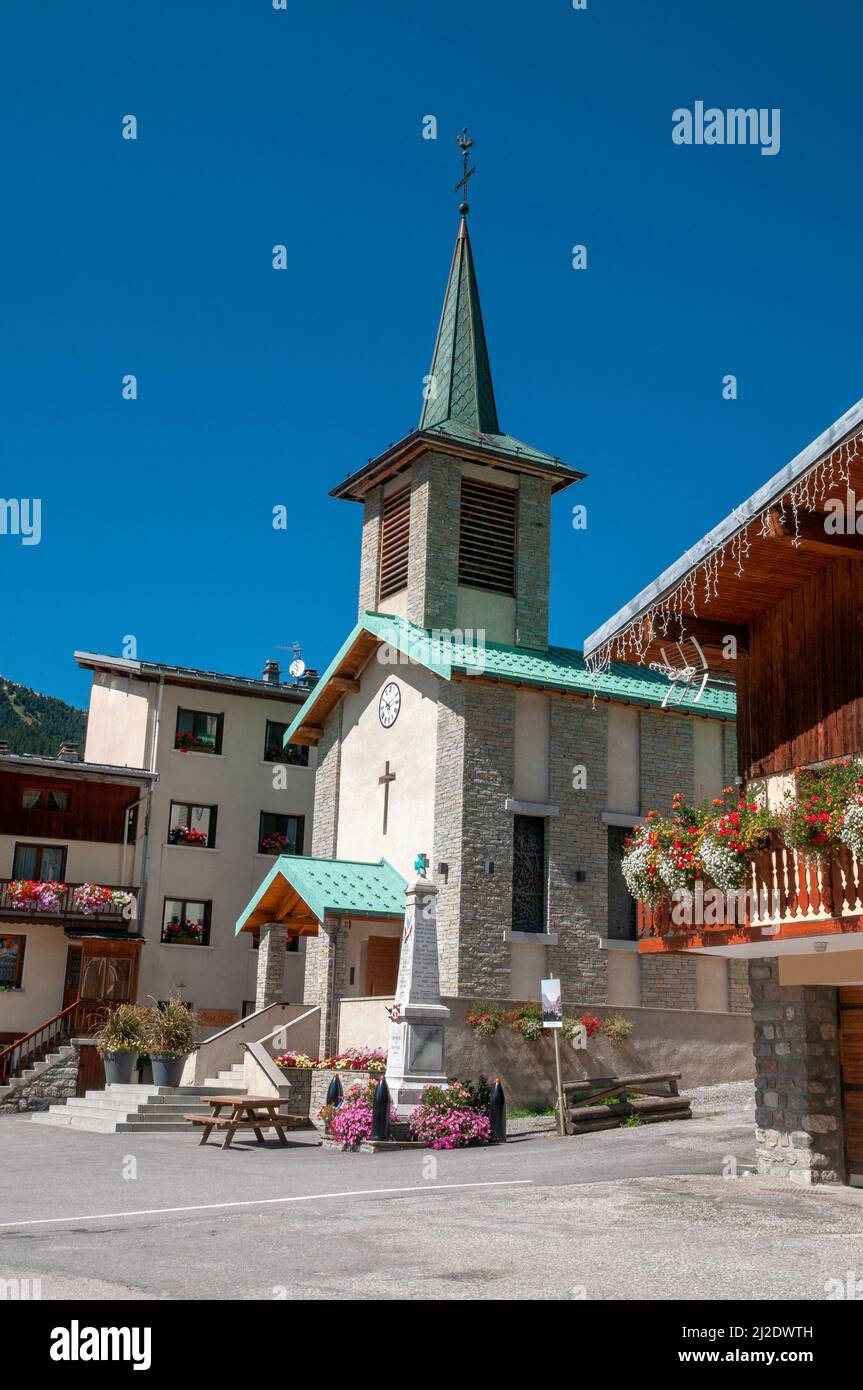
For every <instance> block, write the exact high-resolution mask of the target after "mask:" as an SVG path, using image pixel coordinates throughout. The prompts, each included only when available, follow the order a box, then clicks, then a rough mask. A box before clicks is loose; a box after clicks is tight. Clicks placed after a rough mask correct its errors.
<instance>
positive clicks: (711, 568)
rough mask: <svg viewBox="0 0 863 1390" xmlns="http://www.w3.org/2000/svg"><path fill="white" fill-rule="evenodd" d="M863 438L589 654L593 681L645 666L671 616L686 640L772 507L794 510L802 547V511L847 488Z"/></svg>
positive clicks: (836, 453)
mask: <svg viewBox="0 0 863 1390" xmlns="http://www.w3.org/2000/svg"><path fill="white" fill-rule="evenodd" d="M861 443H863V432H860V433H858V434H856V435H854V437H853V439H849V440H845V441H844V442H843V443H842V444H837V445H836V447H835V449H831V451H830V453H829V454H827V455H825V456H824V457H823V458H820V459H818V461H817V462H816V463H814V464H813V465H812V467H811V468H809V469H808V470H807V471H806V472H805V473H804V474H803V476H802V477H800V478H798V480H797V482H796V483H794V484H793V485H792V486H791V487H790V488H788V489H787V491H786V492H784V493H782V495H781V497H779V498H777V499H774V501H772V502H770V503H769V505H768V506H766V507H765V508H764V510H763V512H761V514H760V516H758V517H757V518H756V517H753V518H751V519H750V520H749V521H746V522H743V523H742V525H741V527H740V530H739V531H735V532H734V534H733V535H732V536H729V538H728V540H727V541H724V542H723V544H722V545H721V546H719V547H718V548H717V549H716V550H713V551H711V553H710V554H709V555H707V556H706V557H705V558H704V559H703V560H701V561H699V563H698V564H697V565H694V566H693V568H692V569H691V570H690V571H689V573H688V574H686V575H684V577H683V579H682V580H681V581H680V583H679V584H678V585H677V587H676V588H675V589H674V590H673V591H672V592H671V593H670V594H668V595H667V596H666V597H665V598H664V599H662V600H660V601H658V602H657V603H654V604H652V605H651V607H650V608H648V609H647V610H646V611H645V612H644V613H642V614H641V616H640V617H639V618H634V619H633V621H632V622H631V623H629V624H628V626H627V627H625V628H624V629H623V631H622V632H619V633H618V634H617V636H616V637H612V638H610V639H609V641H607V642H605V643H604V644H603V645H602V646H601V647H599V648H597V650H596V651H595V652H593V653H591V655H590V656H588V657H586V658H585V665H586V666H587V668H588V670H589V671H590V673H591V675H592V676H593V678H594V681H596V680H598V678H599V677H600V676H601V675H603V674H604V672H606V671H608V670H609V669H610V668H611V665H612V663H613V662H624V663H626V664H629V665H633V664H634V665H637V666H643V665H644V660H645V656H646V654H647V651H648V649H649V648H650V646H651V644H652V643H653V642H654V641H655V640H656V639H657V638H664V637H667V635H668V628H669V625H670V623H671V622H672V621H675V620H676V621H677V622H678V623H679V624H680V638H679V639H676V640H680V641H684V640H685V634H686V619H687V618H689V617H691V616H693V615H695V614H696V613H697V603H698V594H699V590H701V589H702V588H703V594H702V597H703V603H704V605H705V606H708V605H709V604H710V601H711V599H713V598H716V597H717V595H718V593H719V571H720V570H721V569H724V568H725V563H726V559H727V558H728V557H729V556H730V558H731V560H732V562H733V563H734V565H735V568H736V573H737V576H738V577H739V576H740V575H742V574H743V573H744V572H745V567H746V561H747V559H748V558H749V551H750V538H749V537H750V530H751V528H752V527H753V526H756V527H757V528H758V529H757V535H759V536H762V537H767V536H769V535H770V534H771V529H770V520H769V518H770V513H771V512H778V514H779V517H780V519H781V520H782V522H783V523H785V522H787V521H788V519H789V514H790V519H791V522H792V525H793V528H794V534H793V536H792V537H791V544H792V545H794V546H799V544H800V513H801V512H803V511H808V512H814V511H816V510H818V508H819V505H820V504H821V503H822V502H824V501H825V499H826V498H827V497H828V496H830V495H831V493H832V492H833V489H834V488H835V487H836V485H837V483H844V484H845V486H846V488H847V487H848V485H849V483H850V481H851V465H852V463H854V462H856V460H857V459H859V458H860V457H861Z"/></svg>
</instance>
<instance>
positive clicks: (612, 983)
mask: <svg viewBox="0 0 863 1390" xmlns="http://www.w3.org/2000/svg"><path fill="white" fill-rule="evenodd" d="M461 211H462V215H461V222H460V226H459V230H458V236H457V239H456V244H455V252H454V255H453V260H452V266H451V269H450V274H449V280H448V283H447V287H446V293H445V296H444V302H443V312H442V315H441V319H440V325H439V328H438V332H437V339H436V343H435V348H434V357H433V361H432V366H431V371H430V373H429V376H428V378H427V387H426V392H425V400H424V405H423V410H422V415H421V419H420V421H419V425H418V427H417V429H415V430H414V431H413V432H412V433H411V434H409V435H408V436H407V437H406V438H404V439H402V440H400V441H399V442H398V443H397V444H395V445H393V446H391V447H390V448H388V449H387V451H386V452H385V453H383V454H381V455H380V456H379V457H377V458H375V459H373V460H372V461H371V462H369V463H368V464H366V465H365V466H364V467H362V468H360V469H359V470H358V471H357V472H355V473H353V474H352V475H351V476H350V477H348V478H347V479H346V480H345V481H344V482H342V483H341V484H340V485H339V486H338V487H337V488H335V489H334V490H333V492H332V494H331V496H333V497H335V498H338V499H341V500H344V501H348V502H353V503H358V504H359V505H360V506H361V507H362V513H363V527H362V548H361V561H360V575H359V613H358V619H357V622H356V625H355V627H354V628H353V630H352V631H351V632H350V634H349V636H348V637H347V638H346V640H345V642H344V644H343V646H342V647H341V649H340V650H339V651H338V652H337V653H336V655H335V656H334V657H333V659H332V661H331V662H330V664H329V666H328V667H327V669H326V670H325V671H324V673H323V675H322V676H321V678H320V680H319V681H318V683H317V685H316V686H315V687H314V689H313V690H312V691H311V693H310V694H309V696H308V698H307V699H306V701H305V703H304V704H303V706H302V707H301V709H300V710H299V712H298V713H297V715H296V717H295V719H294V720H293V722H292V724H291V726H290V728H289V729H288V730H287V732H286V734H285V741H286V742H289V743H292V744H306V745H312V746H314V747H315V748H316V750H317V772H316V782H315V807H314V835H313V843H312V853H311V856H283V857H282V858H280V859H279V860H278V861H277V863H276V864H275V866H274V867H273V869H272V870H271V872H270V873H269V875H268V876H267V878H266V880H265V881H264V883H263V884H262V885H261V887H260V889H259V890H258V892H257V893H256V895H255V896H254V897H253V899H252V901H251V903H250V904H249V906H248V908H247V909H246V911H245V912H244V913H243V915H242V916H241V918H240V920H239V922H238V924H237V930H238V931H253V930H259V931H260V933H261V949H260V951H259V960H258V965H259V973H258V999H257V1003H258V1006H259V1007H262V1006H263V1005H264V1004H265V1003H269V1002H272V1001H274V1000H277V999H281V998H282V997H283V995H282V990H283V977H282V968H283V962H284V950H285V947H284V942H285V937H286V935H295V934H302V935H306V936H307V937H308V940H307V942H306V976H305V1000H306V1002H307V1003H309V1004H315V1005H319V1006H320V1008H321V1051H322V1053H324V1052H328V1051H330V1050H333V1049H335V1048H336V1047H337V1045H338V1041H339V1034H338V1013H339V1001H340V1000H345V999H350V998H354V999H376V1000H378V1001H381V1000H386V999H388V998H389V999H391V998H392V995H393V990H394V988H395V983H396V974H397V969H398V959H399V946H400V935H401V928H402V918H403V913H404V889H405V885H406V882H407V880H408V879H409V878H412V877H415V863H416V861H417V857H418V855H421V856H422V857H423V858H422V860H421V862H423V863H427V865H428V874H429V877H430V878H432V879H433V881H434V883H435V884H436V886H437V888H438V895H437V931H438V949H439V956H440V977H441V990H442V993H443V995H444V996H456V997H461V998H464V999H469V998H477V997H479V998H485V999H495V1000H528V999H538V998H539V982H540V979H541V978H543V977H547V976H557V977H559V978H560V979H561V981H562V988H563V997H564V1001H565V1002H566V1003H570V1002H572V1003H581V1004H589V1003H613V1004H620V1005H621V1006H623V1005H631V1006H636V1007H638V1006H642V1007H657V1008H660V1007H662V1008H669V1007H673V1008H683V1009H708V1010H711V1011H714V1012H736V1011H738V1010H739V1011H743V1010H744V1009H745V1008H746V1007H747V1002H748V994H747V991H746V983H745V975H744V978H742V979H741V980H739V981H738V980H737V979H736V975H737V974H739V973H740V972H739V971H738V970H737V967H735V970H730V969H729V968H728V966H727V963H726V962H717V961H706V960H698V961H693V960H681V959H674V958H668V959H665V960H659V959H653V958H649V957H642V958H639V955H638V950H637V942H636V927H635V919H634V906H633V904H632V902H631V900H630V898H629V896H628V894H627V892H626V888H625V885H624V883H623V880H622V876H621V874H620V868H619V864H620V856H621V852H622V845H623V839H624V837H625V835H626V833H627V831H628V830H629V829H630V828H631V827H632V825H633V823H634V822H635V821H637V820H638V819H639V818H640V817H642V816H643V815H644V814H645V812H646V811H647V810H648V809H649V808H650V807H651V806H654V805H655V806H666V807H667V806H669V805H670V802H671V798H672V796H673V794H674V792H676V791H681V792H683V793H684V794H687V795H689V796H695V797H699V798H700V797H702V796H704V797H708V796H715V795H716V794H717V793H718V792H719V791H720V789H721V788H722V787H723V786H724V785H725V784H726V782H727V781H728V780H729V779H733V776H734V773H735V771H736V761H735V732H734V731H735V725H734V718H735V707H734V699H733V696H732V695H731V694H730V693H729V692H728V691H727V690H724V689H722V688H720V687H716V686H710V687H708V688H707V689H706V690H705V691H704V692H703V694H701V696H700V698H698V692H697V687H691V688H688V687H685V686H681V687H679V688H678V689H676V690H675V691H674V692H673V694H672V697H671V699H669V698H668V693H669V684H668V680H667V678H666V676H665V675H664V674H663V673H662V672H661V671H659V672H658V671H648V670H644V669H641V668H639V667H630V666H625V665H616V666H612V667H610V668H609V669H608V670H607V671H605V672H604V673H603V674H602V675H601V676H599V678H598V680H595V679H594V677H593V676H592V675H591V674H590V672H589V671H588V670H587V669H586V666H585V663H584V661H583V658H582V654H581V652H579V651H575V650H572V649H569V648H564V647H558V646H553V645H550V644H549V633H548V629H549V613H548V608H549V562H550V531H551V508H552V505H553V499H554V498H555V497H556V496H557V494H559V493H561V492H563V491H564V490H566V489H569V488H571V487H574V486H575V485H576V484H578V483H579V482H580V481H581V480H582V478H583V477H584V476H585V475H584V474H583V473H581V472H580V471H578V470H577V469H575V468H572V467H569V466H568V465H567V464H565V463H563V462H562V461H561V460H560V459H559V458H557V457H555V456H553V455H551V454H548V453H544V452H543V451H542V450H541V449H538V448H535V447H533V446H532V445H529V444H525V443H522V442H521V441H520V440H519V439H516V438H514V437H513V436H512V435H510V434H507V433H505V431H504V430H503V429H502V427H501V424H500V421H499V419H498V411H497V404H496V401H495V392H494V386H493V382H492V374H491V367H490V363H489V354H488V350H487V347H486V338H485V331H484V328H483V320H482V313H481V309H480V299H479V291H478V288H477V279H476V273H475V269H474V261H473V254H472V250H471V242H470V237H469V234H468V224H467V206H466V205H463V206H462V210H461ZM378 1012H379V1013H380V1014H381V1015H383V1009H381V1008H380V1007H379V1006H378Z"/></svg>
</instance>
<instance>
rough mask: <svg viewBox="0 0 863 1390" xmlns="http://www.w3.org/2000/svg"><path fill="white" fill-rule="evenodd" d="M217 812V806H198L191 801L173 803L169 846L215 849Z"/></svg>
mask: <svg viewBox="0 0 863 1390" xmlns="http://www.w3.org/2000/svg"><path fill="white" fill-rule="evenodd" d="M216 810H217V808H216V807H215V806H196V805H194V803H192V802H189V801H172V802H171V818H170V821H169V823H168V844H169V845H191V846H192V847H195V846H198V847H199V848H200V849H213V848H214V847H215V844H216Z"/></svg>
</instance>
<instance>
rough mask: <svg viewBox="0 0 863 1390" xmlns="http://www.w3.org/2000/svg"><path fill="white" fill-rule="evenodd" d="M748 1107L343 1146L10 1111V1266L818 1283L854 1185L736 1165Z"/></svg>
mask: <svg viewBox="0 0 863 1390" xmlns="http://www.w3.org/2000/svg"><path fill="white" fill-rule="evenodd" d="M752 1147H753V1135H752V1117H751V1111H746V1110H741V1109H733V1110H728V1111H726V1112H725V1113H723V1114H720V1115H714V1116H712V1117H709V1118H699V1119H695V1120H691V1121H687V1122H677V1123H666V1124H662V1125H650V1126H643V1127H641V1128H636V1129H628V1130H614V1131H608V1132H605V1133H601V1134H595V1135H589V1136H582V1137H580V1138H575V1139H559V1138H557V1137H556V1136H554V1135H549V1134H546V1133H536V1134H532V1135H523V1136H519V1137H516V1138H514V1139H513V1140H512V1141H511V1142H509V1143H507V1145H506V1146H505V1147H500V1148H492V1149H469V1150H463V1151H460V1152H453V1153H441V1154H436V1155H433V1154H430V1153H428V1152H426V1151H423V1152H421V1153H411V1152H394V1153H386V1154H377V1155H371V1154H342V1153H338V1152H331V1151H329V1150H324V1149H322V1148H321V1147H320V1145H319V1142H318V1139H317V1136H316V1135H315V1134H314V1133H313V1132H311V1131H308V1132H302V1133H295V1134H294V1135H293V1136H292V1142H291V1144H290V1147H289V1148H287V1149H281V1148H279V1146H278V1145H277V1144H276V1143H275V1142H267V1143H266V1144H265V1145H263V1146H260V1147H259V1146H258V1145H256V1144H254V1143H252V1144H240V1145H238V1146H237V1147H236V1148H233V1149H231V1150H229V1151H227V1152H224V1153H223V1152H222V1151H221V1150H220V1149H219V1148H217V1147H216V1146H215V1145H212V1146H210V1147H207V1148H201V1147H200V1146H199V1145H198V1143H197V1138H196V1136H194V1135H192V1134H189V1135H188V1136H187V1135H158V1134H153V1135H143V1136H141V1135H138V1134H135V1135H122V1134H118V1135H102V1134H85V1133H74V1132H71V1131H65V1130H62V1129H52V1128H48V1127H43V1126H40V1125H31V1124H29V1122H28V1121H27V1120H26V1118H24V1117H20V1118H19V1117H15V1118H4V1119H3V1120H0V1172H2V1175H3V1179H2V1185H0V1187H2V1190H0V1279H10V1278H12V1279H14V1278H18V1279H21V1278H29V1279H40V1280H41V1296H42V1298H43V1299H60V1298H70V1297H71V1298H76V1299H82V1298H83V1299H87V1298H91V1299H100V1298H145V1299H195V1298H217V1299H276V1300H281V1299H291V1300H297V1299H323V1298H328V1299H353V1298H361V1299H371V1298H383V1299H403V1298H419V1299H438V1298H445V1299H451V1298H459V1299H622V1298H632V1297H635V1298H639V1299H665V1298H694V1299H709V1300H715V1299H723V1298H749V1299H754V1300H760V1299H763V1300H772V1299H789V1298H793V1299H812V1300H818V1299H825V1298H826V1297H827V1295H828V1292H829V1291H830V1290H831V1289H832V1290H835V1289H836V1287H837V1284H831V1283H830V1282H829V1281H832V1280H835V1281H838V1284H842V1285H845V1286H847V1285H848V1276H849V1273H850V1274H851V1275H856V1276H857V1277H859V1281H860V1292H861V1294H863V1192H860V1191H852V1190H850V1189H845V1188H843V1189H833V1190H832V1191H831V1190H829V1189H823V1190H814V1191H802V1190H799V1189H796V1188H793V1187H792V1186H790V1185H789V1184H783V1185H781V1186H778V1185H775V1184H768V1183H766V1182H764V1181H763V1180H762V1179H759V1178H755V1177H742V1176H738V1177H737V1178H728V1177H723V1173H727V1172H728V1171H729V1170H730V1169H733V1166H734V1163H735V1162H736V1164H737V1165H738V1172H742V1171H743V1169H745V1167H746V1166H747V1165H750V1164H751V1162H752V1157H753V1152H752Z"/></svg>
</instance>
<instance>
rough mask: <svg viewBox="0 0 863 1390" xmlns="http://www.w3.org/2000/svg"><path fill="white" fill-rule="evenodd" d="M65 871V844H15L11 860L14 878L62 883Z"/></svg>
mask: <svg viewBox="0 0 863 1390" xmlns="http://www.w3.org/2000/svg"><path fill="white" fill-rule="evenodd" d="M65 872H66V846H65V845H16V846H15V855H14V858H13V860H12V877H13V878H14V879H32V880H33V881H35V882H37V883H62V881H63V875H64V874H65Z"/></svg>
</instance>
